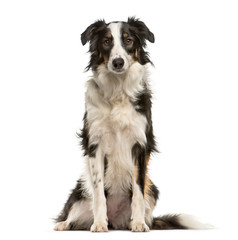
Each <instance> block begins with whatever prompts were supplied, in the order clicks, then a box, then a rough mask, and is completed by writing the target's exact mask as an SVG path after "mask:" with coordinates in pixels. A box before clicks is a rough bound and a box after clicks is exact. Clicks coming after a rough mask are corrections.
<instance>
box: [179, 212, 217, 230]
mask: <svg viewBox="0 0 238 240" xmlns="http://www.w3.org/2000/svg"><path fill="white" fill-rule="evenodd" d="M178 219H179V223H180V224H181V225H183V226H185V227H187V228H189V229H213V228H214V226H212V225H211V224H208V223H203V222H201V221H199V220H198V219H197V218H196V217H194V216H192V215H188V214H180V215H179V216H178Z"/></svg>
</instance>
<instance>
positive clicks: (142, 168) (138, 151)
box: [132, 143, 146, 195]
mask: <svg viewBox="0 0 238 240" xmlns="http://www.w3.org/2000/svg"><path fill="white" fill-rule="evenodd" d="M145 151H146V150H145V148H144V147H142V146H141V145H140V144H139V143H136V144H135V145H134V146H133V148H132V156H133V157H134V158H135V164H136V166H137V167H138V178H137V183H138V185H139V186H140V189H141V192H142V194H143V195H144V186H145V174H146V152H145Z"/></svg>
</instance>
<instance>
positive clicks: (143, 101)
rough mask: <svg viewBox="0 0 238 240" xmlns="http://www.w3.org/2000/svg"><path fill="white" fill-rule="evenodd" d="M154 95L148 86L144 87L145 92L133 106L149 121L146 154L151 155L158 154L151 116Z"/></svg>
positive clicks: (138, 96)
mask: <svg viewBox="0 0 238 240" xmlns="http://www.w3.org/2000/svg"><path fill="white" fill-rule="evenodd" d="M151 98H152V94H151V91H150V90H149V89H148V87H147V86H146V85H144V90H143V91H142V92H140V93H139V94H138V95H137V96H136V99H137V100H136V101H135V102H133V103H132V104H133V105H134V106H135V110H136V111H137V112H139V113H141V114H142V115H144V116H145V117H146V119H147V128H146V139H147V144H146V154H148V155H150V153H152V152H158V150H157V148H156V141H155V137H154V133H153V125H152V114H151V107H152V102H151Z"/></svg>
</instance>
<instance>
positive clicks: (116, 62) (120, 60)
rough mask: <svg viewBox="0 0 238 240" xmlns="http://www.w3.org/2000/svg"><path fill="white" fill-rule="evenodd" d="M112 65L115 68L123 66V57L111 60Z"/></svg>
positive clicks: (118, 68)
mask: <svg viewBox="0 0 238 240" xmlns="http://www.w3.org/2000/svg"><path fill="white" fill-rule="evenodd" d="M112 65H113V67H114V68H115V69H117V70H120V69H122V68H123V66H124V60H123V58H120V57H119V58H115V59H114V60H113V61H112Z"/></svg>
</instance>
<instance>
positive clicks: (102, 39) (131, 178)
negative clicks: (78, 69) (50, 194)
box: [55, 17, 189, 232]
mask: <svg viewBox="0 0 238 240" xmlns="http://www.w3.org/2000/svg"><path fill="white" fill-rule="evenodd" d="M81 41H82V44H83V45H85V44H86V43H87V42H89V52H90V54H91V58H90V61H89V64H88V66H87V68H86V69H87V70H90V69H91V70H92V72H93V76H92V77H91V79H90V80H89V81H88V82H87V91H86V96H85V102H86V109H85V115H84V126H83V129H82V131H81V133H80V134H79V137H80V138H81V144H82V148H83V150H84V156H85V158H86V163H87V167H86V171H85V173H84V174H83V176H82V177H81V178H80V179H79V180H78V182H77V185H76V187H75V189H74V190H73V191H72V193H71V195H70V196H69V199H68V201H67V202H66V204H65V206H64V208H63V210H62V212H61V213H60V215H59V216H58V217H57V219H56V222H57V224H56V226H55V230H89V229H90V230H91V231H92V232H106V231H108V229H120V230H124V229H130V230H131V231H133V232H143V231H146V232H147V231H149V229H186V228H189V226H188V225H186V224H185V222H186V221H184V216H183V215H166V216H162V217H156V218H154V217H153V215H152V212H153V209H154V207H155V205H156V202H157V199H158V195H159V191H158V189H157V187H156V186H155V185H154V183H153V182H152V181H151V180H150V178H149V177H148V164H149V161H150V155H151V153H152V152H155V151H156V142H155V138H154V133H153V126H152V117H151V90H150V86H149V82H148V64H151V61H150V58H149V55H148V53H147V52H146V51H145V47H146V41H149V42H151V43H154V41H155V38H154V34H153V33H152V32H151V31H150V30H149V28H148V27H147V26H146V25H145V23H143V22H142V21H140V20H139V19H135V18H134V17H132V18H128V21H127V22H111V23H109V24H106V23H105V21H104V20H99V21H96V22H95V23H93V24H92V25H90V26H89V27H88V28H87V29H86V30H85V31H84V32H83V33H82V35H81Z"/></svg>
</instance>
